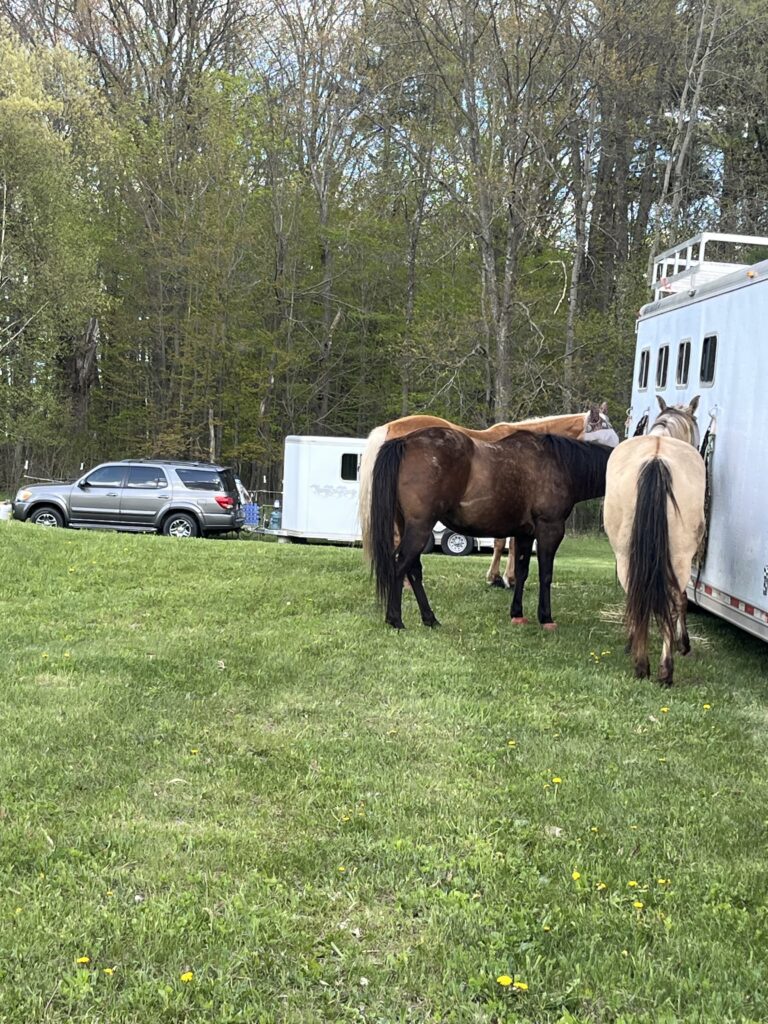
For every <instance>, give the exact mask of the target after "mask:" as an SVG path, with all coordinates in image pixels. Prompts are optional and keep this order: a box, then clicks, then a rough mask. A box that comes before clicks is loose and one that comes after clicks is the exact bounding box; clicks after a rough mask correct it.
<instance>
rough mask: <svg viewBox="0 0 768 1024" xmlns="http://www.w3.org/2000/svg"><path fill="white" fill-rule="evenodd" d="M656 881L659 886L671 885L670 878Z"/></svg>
mask: <svg viewBox="0 0 768 1024" xmlns="http://www.w3.org/2000/svg"><path fill="white" fill-rule="evenodd" d="M656 881H657V882H658V883H659V885H669V879H668V878H657V879H656Z"/></svg>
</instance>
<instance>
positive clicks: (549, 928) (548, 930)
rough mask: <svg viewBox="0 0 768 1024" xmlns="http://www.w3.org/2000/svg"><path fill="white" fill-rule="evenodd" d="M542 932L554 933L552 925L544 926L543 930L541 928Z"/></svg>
mask: <svg viewBox="0 0 768 1024" xmlns="http://www.w3.org/2000/svg"><path fill="white" fill-rule="evenodd" d="M541 930H542V931H543V932H551V931H552V925H550V924H545V925H542V928H541Z"/></svg>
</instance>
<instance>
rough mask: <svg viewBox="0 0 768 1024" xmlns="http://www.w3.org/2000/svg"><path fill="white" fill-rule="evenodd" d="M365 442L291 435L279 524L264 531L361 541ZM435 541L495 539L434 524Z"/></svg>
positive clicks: (461, 544) (451, 546)
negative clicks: (361, 475)
mask: <svg viewBox="0 0 768 1024" xmlns="http://www.w3.org/2000/svg"><path fill="white" fill-rule="evenodd" d="M366 443H367V441H366V439H365V438H361V437H313V436H309V435H301V434H289V435H288V437H286V439H285V449H284V457H283V496H282V523H281V528H280V529H279V530H270V531H268V532H269V533H274V534H276V535H277V536H278V537H280V538H282V539H286V540H295V541H302V540H303V541H328V542H330V543H336V544H354V543H357V542H359V541H360V539H361V537H360V522H359V520H358V515H357V499H358V491H359V484H358V476H359V471H360V457H361V456H362V454H363V450H364V448H365V445H366ZM434 544H435V545H436V546H438V547H440V548H441V549H442V550H443V551H445V552H446V554H450V555H464V554H469V553H470V552H471V551H473V550H479V549H480V548H481V547H493V540H492V539H491V538H486V537H481V538H479V539H478V538H474V537H465V536H464V535H463V534H458V533H453V532H451V531H450V530H446V529H445V527H444V526H443V525H442V523H438V524H437V526H436V527H435V532H434Z"/></svg>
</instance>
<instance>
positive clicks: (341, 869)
mask: <svg viewBox="0 0 768 1024" xmlns="http://www.w3.org/2000/svg"><path fill="white" fill-rule="evenodd" d="M346 870H347V869H346V868H345V867H344V865H343V864H339V867H338V871H339V874H342V875H343V874H344V872H345V871H346Z"/></svg>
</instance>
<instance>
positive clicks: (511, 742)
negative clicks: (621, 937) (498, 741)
mask: <svg viewBox="0 0 768 1024" xmlns="http://www.w3.org/2000/svg"><path fill="white" fill-rule="evenodd" d="M507 746H508V747H516V746H517V740H507Z"/></svg>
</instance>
